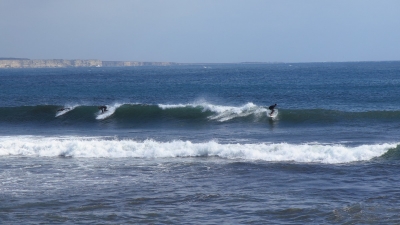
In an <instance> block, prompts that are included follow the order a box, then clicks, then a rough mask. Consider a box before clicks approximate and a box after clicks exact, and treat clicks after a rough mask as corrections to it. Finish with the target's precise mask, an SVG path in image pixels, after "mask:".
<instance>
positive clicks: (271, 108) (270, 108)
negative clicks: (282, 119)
mask: <svg viewBox="0 0 400 225" xmlns="http://www.w3.org/2000/svg"><path fill="white" fill-rule="evenodd" d="M275 107H276V103H275V105H271V106H269V107H268V109H269V110H271V113H270V114H269V115H270V116H272V113H274V112H275Z"/></svg>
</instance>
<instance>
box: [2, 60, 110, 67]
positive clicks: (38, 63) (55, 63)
mask: <svg viewBox="0 0 400 225" xmlns="http://www.w3.org/2000/svg"><path fill="white" fill-rule="evenodd" d="M101 65H102V61H101V60H65V59H48V60H41V59H32V60H15V59H14V60H0V68H57V67H60V68H61V67H95V66H101Z"/></svg>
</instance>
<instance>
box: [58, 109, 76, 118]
mask: <svg viewBox="0 0 400 225" xmlns="http://www.w3.org/2000/svg"><path fill="white" fill-rule="evenodd" d="M72 109H74V108H72V107H71V108H65V109H64V110H62V111H58V112H57V113H56V117H59V116H61V115H64V114H65V113H67V112H69V111H71V110H72Z"/></svg>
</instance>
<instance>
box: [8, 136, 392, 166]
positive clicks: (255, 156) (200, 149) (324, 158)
mask: <svg viewBox="0 0 400 225" xmlns="http://www.w3.org/2000/svg"><path fill="white" fill-rule="evenodd" d="M397 145H398V143H397V144H377V145H362V146H357V147H346V146H344V145H323V144H316V143H312V144H301V145H293V144H288V143H277V144H272V143H269V144H268V143H260V144H219V143H217V142H215V141H209V142H206V143H192V142H190V141H171V142H164V143H163V142H157V141H154V140H145V141H134V140H113V139H111V140H104V139H99V138H96V137H85V138H80V137H58V138H49V137H37V136H31V137H21V136H20V137H17V138H13V137H1V138H0V156H26V157H60V156H62V157H93V158H97V157H100V158H120V157H134V158H173V157H220V158H225V159H236V160H237V159H241V160H245V161H254V160H263V161H273V162H285V161H294V162H309V163H348V162H356V161H363V160H371V159H372V158H375V157H379V156H381V155H383V154H384V153H386V152H387V151H388V150H390V149H394V148H396V147H397Z"/></svg>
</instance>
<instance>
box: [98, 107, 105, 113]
mask: <svg viewBox="0 0 400 225" xmlns="http://www.w3.org/2000/svg"><path fill="white" fill-rule="evenodd" d="M99 109H100V110H101V113H104V112H105V111H107V106H105V105H103V106H99Z"/></svg>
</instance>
